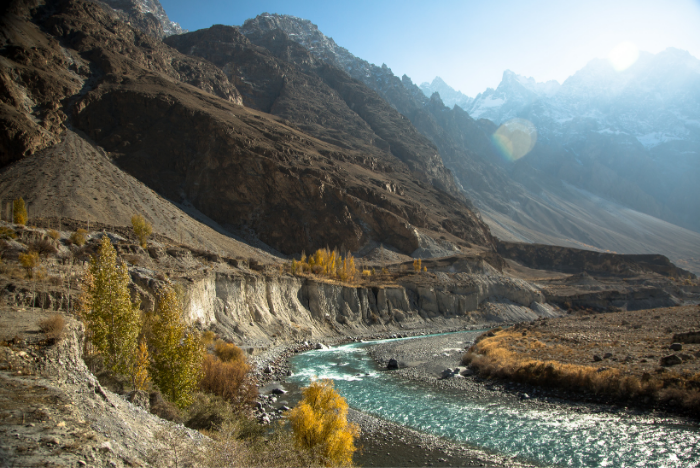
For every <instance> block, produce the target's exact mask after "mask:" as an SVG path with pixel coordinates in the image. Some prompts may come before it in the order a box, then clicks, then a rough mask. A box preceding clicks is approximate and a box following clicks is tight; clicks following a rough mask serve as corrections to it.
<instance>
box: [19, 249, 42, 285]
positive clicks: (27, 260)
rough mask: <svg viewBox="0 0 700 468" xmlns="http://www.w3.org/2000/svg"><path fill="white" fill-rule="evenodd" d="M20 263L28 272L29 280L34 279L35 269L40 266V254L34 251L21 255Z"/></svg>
mask: <svg viewBox="0 0 700 468" xmlns="http://www.w3.org/2000/svg"><path fill="white" fill-rule="evenodd" d="M19 263H20V264H21V265H22V268H24V269H25V270H27V278H32V277H33V276H34V269H35V268H36V266H37V265H38V264H39V254H38V253H37V252H34V251H32V250H30V251H29V252H27V253H20V254H19Z"/></svg>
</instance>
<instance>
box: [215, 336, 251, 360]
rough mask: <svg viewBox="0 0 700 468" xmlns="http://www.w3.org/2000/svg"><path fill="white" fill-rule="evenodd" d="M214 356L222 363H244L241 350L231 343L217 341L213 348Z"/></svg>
mask: <svg viewBox="0 0 700 468" xmlns="http://www.w3.org/2000/svg"><path fill="white" fill-rule="evenodd" d="M214 354H215V355H216V357H218V358H219V359H221V360H222V361H224V362H231V361H245V355H244V354H243V350H242V349H241V348H239V347H238V346H236V345H235V344H233V343H226V342H225V341H223V340H218V341H217V342H216V345H215V346H214Z"/></svg>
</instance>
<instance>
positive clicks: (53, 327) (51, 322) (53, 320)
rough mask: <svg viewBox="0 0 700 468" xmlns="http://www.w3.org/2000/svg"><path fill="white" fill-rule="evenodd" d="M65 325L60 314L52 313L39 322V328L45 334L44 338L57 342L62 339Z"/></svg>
mask: <svg viewBox="0 0 700 468" xmlns="http://www.w3.org/2000/svg"><path fill="white" fill-rule="evenodd" d="M65 326H66V321H65V320H64V319H63V316H62V315H60V314H54V315H52V316H51V317H49V318H45V319H43V320H41V321H40V322H39V329H40V330H41V332H42V333H44V334H45V335H46V339H47V340H49V341H53V342H59V341H61V339H63V330H64V328H65Z"/></svg>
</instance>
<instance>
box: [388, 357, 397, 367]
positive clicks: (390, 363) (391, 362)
mask: <svg viewBox="0 0 700 468" xmlns="http://www.w3.org/2000/svg"><path fill="white" fill-rule="evenodd" d="M386 368H387V369H398V368H399V361H397V360H396V359H394V358H391V359H389V363H388V364H387V365H386Z"/></svg>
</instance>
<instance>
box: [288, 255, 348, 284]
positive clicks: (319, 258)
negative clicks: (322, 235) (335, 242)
mask: <svg viewBox="0 0 700 468" xmlns="http://www.w3.org/2000/svg"><path fill="white" fill-rule="evenodd" d="M291 270H292V274H297V273H304V272H309V273H313V274H315V275H319V276H325V277H327V278H332V279H337V280H340V281H343V282H346V283H353V282H355V281H356V279H357V276H358V272H357V267H356V265H355V258H354V257H353V256H352V254H348V255H347V256H346V257H345V258H343V256H342V255H340V254H339V253H338V251H337V250H333V251H330V250H328V249H318V250H317V251H316V252H315V253H313V254H312V255H310V256H309V258H308V259H307V258H306V255H304V254H302V256H301V260H299V261H297V260H292V266H291Z"/></svg>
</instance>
